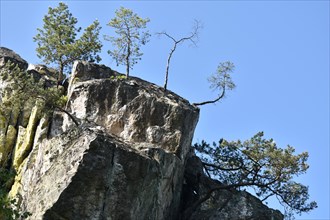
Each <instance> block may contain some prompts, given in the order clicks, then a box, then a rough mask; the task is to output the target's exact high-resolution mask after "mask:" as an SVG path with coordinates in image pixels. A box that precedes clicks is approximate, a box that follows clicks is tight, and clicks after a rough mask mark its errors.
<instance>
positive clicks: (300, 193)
mask: <svg viewBox="0 0 330 220" xmlns="http://www.w3.org/2000/svg"><path fill="white" fill-rule="evenodd" d="M263 136H264V134H263V132H259V133H257V134H256V135H255V136H253V137H252V138H251V139H250V140H247V141H244V142H242V141H240V140H238V141H231V142H229V141H226V140H224V139H220V141H219V142H218V143H213V144H212V145H210V144H208V143H206V142H205V141H202V142H201V143H200V144H195V145H194V149H195V150H196V151H197V152H198V153H199V155H200V156H201V159H202V162H203V166H204V170H205V172H206V173H207V175H208V176H209V177H212V178H216V179H217V180H219V181H220V182H221V183H223V184H224V185H222V186H220V187H218V188H214V189H211V190H210V193H209V195H205V196H204V197H203V198H202V199H201V200H203V199H204V200H206V199H207V196H210V195H211V193H212V192H213V191H216V190H221V189H231V188H236V189H242V188H247V187H250V188H253V189H254V190H255V194H256V195H257V196H258V197H259V198H260V199H261V200H262V201H264V200H267V199H268V198H269V197H271V196H276V198H277V199H278V200H279V201H280V203H281V204H282V205H284V206H285V207H286V208H288V209H290V210H292V211H294V212H296V213H302V212H308V211H310V210H312V209H314V208H316V207H317V203H316V202H314V201H313V202H308V199H309V193H308V187H307V186H304V185H302V184H300V183H297V182H295V181H294V177H297V176H299V175H301V174H303V173H305V172H306V171H307V169H308V168H309V166H308V164H307V159H308V153H307V152H303V153H301V154H297V155H295V149H294V148H293V147H292V146H288V147H287V148H285V149H282V148H279V147H278V146H277V144H276V143H275V141H274V140H273V139H268V140H267V139H265V138H264V137H263ZM199 202H201V201H199Z"/></svg>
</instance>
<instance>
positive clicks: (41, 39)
mask: <svg viewBox="0 0 330 220" xmlns="http://www.w3.org/2000/svg"><path fill="white" fill-rule="evenodd" d="M43 21H44V25H43V28H42V29H41V28H38V29H37V31H38V34H37V35H36V36H35V37H34V38H33V39H34V41H35V42H37V44H38V47H37V49H36V51H37V55H38V57H39V58H43V61H44V62H45V63H46V64H55V65H56V66H57V67H58V68H59V74H63V73H64V72H65V71H67V70H68V68H69V66H71V65H72V63H73V61H75V60H78V59H83V60H88V61H91V62H94V61H97V62H99V61H100V60H101V58H100V57H99V56H98V55H97V53H99V52H100V51H101V48H102V44H101V42H100V41H99V39H98V36H99V32H100V29H101V27H100V26H99V25H100V23H99V22H98V21H94V22H93V24H91V25H90V26H89V27H87V28H86V29H85V31H84V33H83V34H82V36H81V37H80V39H76V38H77V33H79V32H80V31H81V27H78V28H77V27H76V24H77V22H78V20H77V19H76V18H75V17H73V15H72V14H71V13H70V11H69V9H68V6H67V5H66V4H64V3H62V2H61V3H59V5H58V7H56V8H51V7H50V8H49V9H48V14H47V15H45V17H44V19H43ZM60 76H61V75H60ZM60 76H59V78H60ZM58 80H60V79H58Z"/></svg>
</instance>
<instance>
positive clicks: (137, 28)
mask: <svg viewBox="0 0 330 220" xmlns="http://www.w3.org/2000/svg"><path fill="white" fill-rule="evenodd" d="M149 21H150V20H149V18H145V19H143V18H140V17H139V16H138V15H137V14H135V13H134V12H133V11H132V10H130V9H127V8H124V7H121V8H120V9H119V10H116V16H115V17H114V18H113V19H111V20H110V22H109V23H108V24H107V25H108V26H110V27H112V28H114V29H115V33H116V34H117V35H118V37H110V36H108V35H105V36H104V39H105V40H108V41H110V42H111V43H112V45H113V46H114V48H115V49H114V50H112V51H111V50H109V51H108V53H109V55H110V56H111V57H112V58H113V59H114V60H115V61H116V63H117V65H125V66H126V77H127V78H128V77H129V72H130V69H132V68H133V66H134V64H136V63H137V62H138V61H139V60H141V56H142V55H143V53H142V52H141V51H140V47H141V45H145V44H146V43H147V42H148V41H149V38H150V34H149V32H148V31H143V30H144V29H145V28H146V27H147V23H148V22H149Z"/></svg>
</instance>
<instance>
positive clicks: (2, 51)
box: [0, 47, 28, 70]
mask: <svg viewBox="0 0 330 220" xmlns="http://www.w3.org/2000/svg"><path fill="white" fill-rule="evenodd" d="M8 61H10V62H11V63H15V64H17V65H18V66H19V67H20V68H21V69H22V70H26V69H27V68H28V63H27V62H26V61H25V60H24V59H22V58H21V57H20V56H19V55H18V54H17V53H15V52H14V51H12V50H10V49H8V48H6V47H0V68H1V67H3V66H4V65H5V64H6V63H7V62H8Z"/></svg>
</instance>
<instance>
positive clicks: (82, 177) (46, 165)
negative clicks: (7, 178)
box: [0, 61, 283, 220]
mask: <svg viewBox="0 0 330 220" xmlns="http://www.w3.org/2000/svg"><path fill="white" fill-rule="evenodd" d="M29 71H30V73H31V74H36V75H38V74H41V75H42V74H44V73H40V70H39V69H38V68H34V69H33V70H29ZM71 76H72V77H71V79H70V83H69V87H68V94H67V96H68V103H67V106H66V110H67V111H68V112H69V113H70V114H71V116H72V117H74V118H75V119H76V121H78V122H79V126H76V125H75V124H74V123H73V122H72V120H71V119H70V117H69V116H68V115H67V114H64V113H59V112H58V113H56V114H54V115H53V117H52V119H48V118H42V117H40V114H38V109H34V108H30V110H28V111H30V114H29V117H28V118H27V119H28V120H27V119H25V123H24V124H23V123H21V122H19V123H16V124H10V123H7V122H6V123H4V124H3V126H2V125H1V126H2V127H3V131H7V132H4V133H3V137H4V139H5V140H7V139H8V140H9V139H10V141H11V142H12V144H11V146H12V148H10V149H9V152H8V154H7V157H10V159H8V158H7V159H6V160H5V161H6V163H5V164H6V166H7V167H8V165H10V166H11V167H13V168H14V169H15V170H16V171H17V176H16V178H15V181H14V184H13V186H12V189H11V191H10V196H11V197H16V198H18V200H19V203H20V209H21V211H23V212H29V213H31V214H32V215H31V216H30V217H29V218H28V219H30V220H41V219H54V220H58V219H70V220H75V219H77V220H78V219H79V220H81V219H82V220H90V219H92V220H93V219H95V220H96V219H97V220H99V219H100V220H101V219H111V220H119V219H120V220H122V219H136V220H140V219H150V220H154V219H157V220H168V219H169V220H176V219H183V218H184V217H185V213H186V212H184V210H187V209H189V207H192V204H193V203H194V202H196V200H197V199H198V197H199V195H200V194H202V193H205V192H206V191H207V190H208V187H210V186H212V184H213V185H214V184H219V183H217V182H215V181H214V180H211V179H209V178H208V177H206V176H205V175H204V174H203V169H202V167H201V164H200V160H199V159H198V157H196V156H195V155H194V153H193V152H192V148H191V141H192V138H193V133H194V129H195V126H196V124H197V122H198V116H199V109H198V108H196V107H194V106H192V105H190V104H189V102H188V101H187V100H185V99H183V98H181V97H179V96H177V95H176V94H174V93H172V92H170V91H166V92H165V91H164V90H163V89H162V88H159V87H158V86H156V85H154V84H151V83H148V82H146V81H143V80H141V79H138V78H134V77H131V78H130V79H122V78H121V77H120V76H121V74H119V73H117V72H115V71H113V70H111V69H110V68H108V67H106V66H103V65H96V64H91V63H87V62H83V61H77V62H75V64H74V66H73V70H72V75H71ZM25 115H26V113H25ZM10 126H11V127H10ZM12 127H13V128H12ZM13 129H15V130H14V131H15V132H14V131H11V130H13ZM22 146H25V147H23V148H22ZM0 147H1V146H0ZM24 149H25V150H24ZM22 152H23V153H22ZM0 159H1V158H0ZM1 166H4V165H1ZM229 198H230V199H229ZM274 213H275V214H274ZM189 217H190V219H228V220H229V219H248V218H249V219H265V220H266V219H267V220H268V219H269V220H270V219H272V220H280V219H282V218H281V217H283V216H282V215H281V214H280V213H278V212H277V211H274V210H271V209H269V208H267V207H266V206H264V205H263V204H262V203H261V202H260V201H259V200H258V199H256V198H255V197H253V196H251V195H250V194H248V193H246V192H237V191H224V192H218V193H215V194H214V196H213V197H212V199H211V200H210V201H208V203H207V205H205V204H202V205H199V206H198V207H196V209H194V210H193V211H192V212H191V214H190V216H189Z"/></svg>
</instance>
